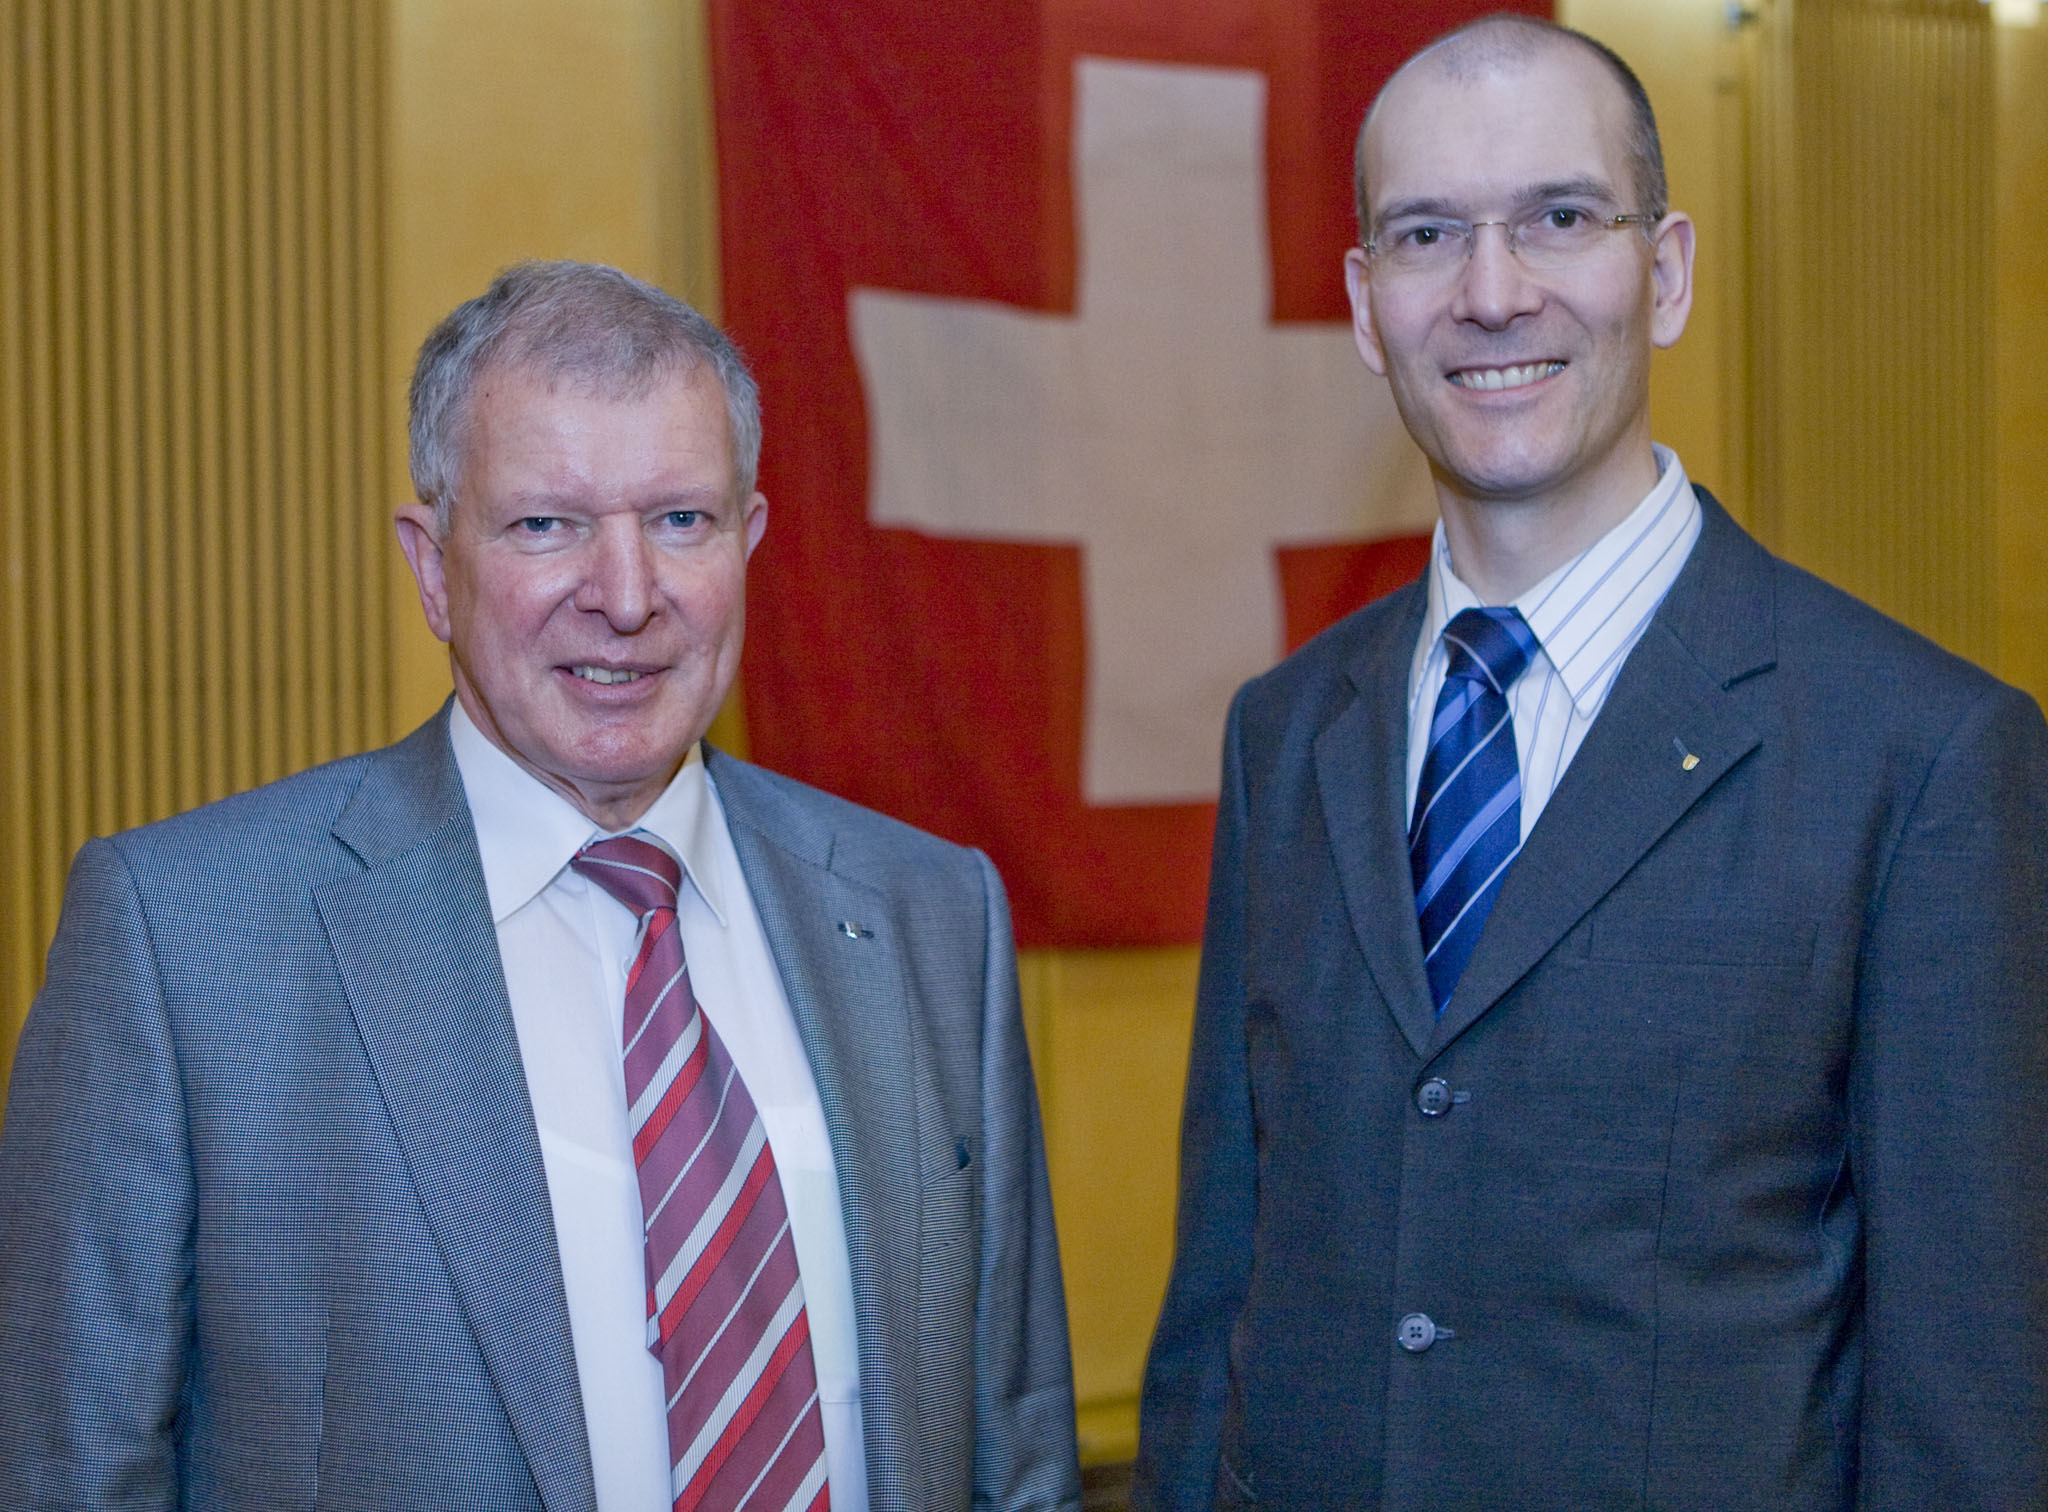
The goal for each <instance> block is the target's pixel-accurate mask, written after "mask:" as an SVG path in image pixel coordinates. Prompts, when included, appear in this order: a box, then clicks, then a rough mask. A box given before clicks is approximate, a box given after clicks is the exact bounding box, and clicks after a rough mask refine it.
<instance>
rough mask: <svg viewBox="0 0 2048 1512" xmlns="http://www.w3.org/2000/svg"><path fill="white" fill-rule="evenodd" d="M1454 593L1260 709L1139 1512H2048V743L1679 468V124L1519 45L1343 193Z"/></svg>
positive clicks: (1230, 769) (1365, 146)
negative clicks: (1673, 367)
mask: <svg viewBox="0 0 2048 1512" xmlns="http://www.w3.org/2000/svg"><path fill="white" fill-rule="evenodd" d="M1358 170H1359V185H1358V187H1359V219H1360V226H1361V235H1362V238H1363V245H1362V246H1361V247H1360V248H1358V249H1355V250H1354V251H1353V252H1352V253H1351V254H1350V256H1349V259H1348V261H1347V272H1348V275H1349V285H1350V290H1351V296H1352V303H1353V309H1354V312H1355V315H1356V327H1357V336H1358V341H1359V346H1360V349H1361V351H1362V352H1363V354H1364V357H1365V360H1366V362H1367V363H1368V365H1369V366H1370V367H1371V368H1372V369H1373V370H1374V371H1375V372H1378V373H1382V374H1384V375H1385V376H1386V377H1387V378H1388V380H1389V381H1390V383H1391V385H1392V388H1393V393H1394V398H1395V400H1396V402H1397V403H1398V404H1399V406H1400V409H1401V414H1402V417H1403V419H1404V420H1405V422H1406V423H1407V426H1408V428H1409V430H1410V431H1411V432H1412V433H1413V434H1414V436H1415V438H1416V440H1417V442H1418V443H1419V444H1420V445H1421V447H1422V450H1423V451H1424V453H1425V454H1426V455H1427V456H1428V458H1429V461H1430V464H1431V468H1432V471H1433V474H1434V477H1435V482H1436V490H1437V497H1438V501H1439V503H1440V505H1441V509H1442V516H1443V520H1442V526H1441V528H1440V530H1439V533H1438V537H1437V542H1436V547H1435V551H1434V554H1433V557H1432V560H1431V564H1430V567H1429V570H1428V573H1427V575H1426V578H1425V580H1424V581H1423V582H1420V583H1417V584H1415V585H1414V586H1412V587H1411V588H1409V589H1407V590H1404V591H1402V592H1400V593H1397V594H1394V595H1392V596H1391V597H1389V598H1386V599H1383V600H1381V601H1380V602H1378V603H1376V604H1372V605H1370V606H1368V607H1366V608H1364V609H1362V610H1360V611H1359V612H1358V613H1357V614H1355V615H1353V616H1351V617H1350V618H1348V619H1346V620H1344V621H1343V622H1341V623H1340V624H1339V625H1337V626H1336V627H1334V628H1333V629H1332V630H1331V631H1330V632H1329V633H1328V634H1326V635H1324V636H1322V637H1321V638H1319V639H1318V640H1316V641H1314V642H1312V643H1311V644H1310V645H1308V646H1307V647H1304V648H1303V649H1302V650H1301V651H1300V652H1298V653H1297V654H1296V655H1294V656H1293V657H1291V658H1289V659H1288V660H1287V661H1286V662H1284V663H1283V664H1282V665H1281V666H1280V667H1278V668H1277V669H1275V670H1274V671H1273V672H1271V673H1269V674H1268V675H1266V676H1264V677H1262V678H1259V679H1257V680H1255V681H1254V682H1252V683H1251V684H1250V685H1248V686H1247V687H1246V688H1245V689H1244V690H1243V692H1242V693H1241V694H1240V695H1239V697H1238V700H1237V703H1236V705H1235V707H1234V709H1233V712H1232V716H1231V721H1230V728H1229V733H1228V736H1227V738H1226V743H1225V755H1224V772H1223V796H1222V808H1221V813H1220V817H1219V823H1218V830H1217V840H1216V862H1215V872H1214V879H1213V884H1212V887H1211V891H1210V905H1209V920H1208V929H1207V935H1206V939H1205V942H1204V951H1203V961H1202V977H1201V997H1200V1006H1199V1009H1198V1012H1197V1017H1196V1024H1195V1035H1194V1050H1193V1057H1192V1065H1191V1069H1190V1072H1189V1078H1188V1101H1187V1114H1186V1125H1185V1139H1184V1144H1183V1155H1182V1162H1181V1171H1182V1190H1181V1205H1180V1229H1179V1242H1178V1247H1177V1251H1176V1255H1175V1261H1174V1273H1173V1280H1172V1283H1171V1286H1170V1289H1169V1292H1168V1296H1167V1300H1166V1306H1165V1310H1164V1313H1163V1315H1162V1316H1161V1319H1160V1322H1159V1329H1158V1332H1157V1334H1156V1336H1155V1338H1154V1341H1153V1346H1152V1354H1151V1360H1150V1363H1149V1367H1148V1372H1147V1378H1146V1385H1145V1402H1144V1413H1143V1419H1144V1420H1143V1429H1142V1440H1141V1452H1140V1473H1139V1478H1140V1483H1141V1484H1140V1490H1141V1497H1140V1500H1141V1504H1143V1505H1145V1506H1148V1507H1153V1508H1171V1509H1182V1512H1184V1509H1192V1508H1197V1507H1209V1506H1239V1505H1251V1504H1254V1503H1258V1504H1264V1505H1269V1506H1275V1507H1285V1508H1288V1509H1290V1512H1313V1509H1323V1508H1327V1509H1333V1512H1334V1509H1340V1508H1341V1509H1344V1512H1361V1509H1389V1512H1391V1509H1416V1512H1421V1509H1437V1508H1442V1509H1459V1512H1475V1509H1485V1512H1509V1509H1512V1512H1546V1509H1554V1512H1594V1509H1603V1512H1604V1509H1620V1508H1659V1509H1664V1512H1679V1509H1688V1512H1735V1509H1738V1508H1744V1509H1747V1508H1756V1509H1762V1508H1771V1509H1774V1512H1794V1509H1796V1512H1849V1509H1851V1508H1859V1509H1864V1512H1876V1509H1887V1512H1926V1509H1930V1508H1937V1507H1938V1508H1943V1509H1961V1508H1971V1509H1979V1512H1989V1509H1994V1508H1997V1509H2007V1508H2019V1507H2033V1508H2038V1507H2042V1506H2048V1279H2044V1278H2048V1204H2044V1203H2043V1202H2042V1201H2041V1200H2040V1196H2039V1187H2038V1182H2039V1180H2040V1176H2039V1172H2040V1170H2041V1169H2042V1167H2043V1166H2044V1165H2048V729H2044V727H2043V724H2042V720H2041V714H2040V711H2039V710H2038V709H2037V708H2036V707H2035V706H2034V704H2033V702H2032V701H2031V700H2029V699H2028V698H2026V697H2025V696H2023V695H2022V694H2020V693H2017V692H2015V691H2014V690H2013V689H2011V688H2008V687H2005V686H2003V685H2002V684H2000V683H1998V682H1996V681H1994V680H1993V679H1992V678H1990V677H1989V676H1987V675H1985V674H1984V673H1982V672H1979V671H1977V670H1976V669H1975V668H1972V667H1969V666H1966V665H1965V664H1963V663H1962V662H1959V661H1957V660H1956V659H1955V658H1953V657H1951V656H1948V655H1946V654H1945V653H1943V652H1942V651H1940V650H1938V649H1937V648H1935V647H1934V646H1931V645H1929V644H1928V643H1927V642H1925V641H1923V640H1921V639H1920V638H1918V637H1917V636H1914V635H1913V634H1911V633H1910V632H1908V631H1906V630H1905V629H1903V628H1902V627H1900V626H1898V625H1896V624H1893V623H1891V622H1890V621H1888V620H1886V619H1884V618H1883V617H1882V616H1880V615H1878V614H1876V613H1875V612H1873V611H1872V610H1870V609H1868V608H1866V607H1864V606H1863V605H1860V604H1858V603H1856V602H1854V601H1853V600H1851V599H1849V598H1848V597H1846V596H1845V595H1843V594H1840V593H1838V592H1836V591H1834V590H1833V589H1831V588H1829V587H1827V586H1826V585H1825V584H1823V583H1820V582H1818V581H1816V580H1815V579H1813V578H1812V577H1809V576H1807V575H1806V574H1804V573H1802V572H1800V571H1798V570H1797V569H1795V568H1792V567H1790V566H1787V565H1786V564H1784V563H1782V562H1779V561H1777V560H1775V559H1774V558H1772V557H1771V556H1770V555H1769V554H1768V553H1766V552H1765V551H1764V550H1763V549H1762V548H1761V547H1759V546H1758V545H1757V544H1756V543H1755V542H1753V541H1752V540H1750V538H1749V537H1748V536H1746V535H1745V534H1743V532H1742V531H1741V530H1740V529H1739V528H1738V527H1737V526H1736V524H1735V523H1734V522H1733V521H1732V520H1731V519H1730V518H1729V517H1728V516H1727V515H1726V514H1725V513H1724V512H1723V511H1722V510H1721V508H1720V507H1719V506H1718V505H1717V504H1715V503H1714V501H1713V500H1712V499H1711V498H1710V497H1708V496H1707V495H1706V493H1705V492H1704V491H1703V490H1699V489H1696V488H1694V487H1693V486H1692V485H1691V484H1690V483H1689V482H1688V480H1687V479H1686V476H1685V472H1684V469H1683V467H1682V466H1681V465H1680V463H1679V461H1678V459H1677V458H1676V457H1675V456H1673V455H1672V454H1671V453H1670V452H1668V451H1663V450H1660V449H1657V448H1654V447H1653V446H1652V444H1651V440H1650V433H1649V392H1648V373H1649V363H1650V354H1651V351H1652V349H1653V348H1654V347H1659V346H1668V345H1670V344H1671V343H1672V342H1673V341H1675V340H1677V339H1678V336H1679V333H1680V332H1681V330H1682V329H1683V327H1684V325H1685V320H1686V315H1687V311H1688V308H1689V306H1690V303H1691V295H1692V269H1693V231H1692V225H1691V223H1690V222H1689V221H1688V220H1687V219H1686V217H1685V216H1683V215H1681V214H1678V213H1675V212H1672V211H1670V210H1669V209H1668V207H1667V205H1666V204H1665V197H1664V173H1663V165H1662V162H1661V160H1660V159H1659V156H1658V150H1657V138H1656V127H1655V123H1654V121H1653V120H1652V118H1651V114H1650V107H1649V102H1648V100H1647V99H1646V98H1645V97H1644V95H1643V92H1642V87H1641V85H1640V84H1639V83H1637V82H1636V80H1635V77H1634V75H1633V74H1632V73H1631V72H1630V71H1629V70H1628V68H1627V67H1626V65H1624V64H1623V63H1622V62H1621V61H1620V60H1619V59H1618V58H1615V57H1614V56H1613V55H1612V54H1611V53H1608V52H1606V51H1605V50H1604V49H1601V48H1600V47H1598V46H1597V44H1594V43H1592V42H1591V41H1590V40H1589V39H1587V38H1585V37H1582V36H1579V35H1577V34H1575V33H1569V32H1565V31H1561V30H1559V29H1556V28H1553V27H1551V26H1549V25H1548V24H1546V23H1541V22H1536V21H1533V20H1530V19H1528V18H1509V17H1496V18H1492V19H1489V20H1487V21H1483V22H1480V23H1477V24H1476V25H1474V26H1473V27H1471V28H1469V29H1466V30H1464V31H1461V32H1459V33H1455V34H1453V35H1452V36H1450V37H1448V38H1446V39H1444V40H1443V41H1441V42H1439V43H1438V44H1437V45H1435V46H1433V47H1432V48H1430V49H1428V50H1426V51H1425V52H1423V53H1422V54H1420V55H1419V56H1418V57H1416V58H1415V59H1412V60H1411V61H1410V62H1408V63H1407V64H1406V65H1405V66H1404V67H1403V68H1402V69H1401V71H1400V72H1399V73H1397V74H1396V75H1395V76H1394V78H1393V80H1392V81H1391V82H1390V83H1389V84H1388V85H1387V87H1386V89H1385V90H1384V91H1383V92H1382V93H1381V95H1380V98H1379V100H1378V102H1377V104H1375V106H1374V107H1373V110H1372V113H1371V115H1370V116H1369V118H1368V120H1367V124H1366V126H1365V128H1364V131H1363V133H1362V139H1361V142H1360V147H1359V156H1358Z"/></svg>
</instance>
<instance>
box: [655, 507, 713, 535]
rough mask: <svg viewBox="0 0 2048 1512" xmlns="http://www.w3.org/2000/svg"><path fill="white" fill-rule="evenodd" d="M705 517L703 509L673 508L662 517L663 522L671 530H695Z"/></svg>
mask: <svg viewBox="0 0 2048 1512" xmlns="http://www.w3.org/2000/svg"><path fill="white" fill-rule="evenodd" d="M703 518H704V511H703V510H701V509H671V510H670V511H669V512H668V513H667V514H665V515H663V516H662V517H661V523H662V524H664V525H666V526H668V527H669V528H670V529H671V530H693V529H695V528H696V526H697V524H698V522H699V521H701V520H702V519H703Z"/></svg>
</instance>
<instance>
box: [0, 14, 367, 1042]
mask: <svg viewBox="0 0 2048 1512" xmlns="http://www.w3.org/2000/svg"><path fill="white" fill-rule="evenodd" d="M383 31H384V23H383V6H382V5H381V4H379V3H376V0H295V3H293V4H290V5H279V4H275V3H272V0H0V411H4V414H0V444H4V456H0V542H4V546H5V551H6V569H7V579H6V587H7V592H6V604H5V611H4V615H0V636H4V640H0V692H4V710H5V716H6V717H5V720H4V724H0V751H4V755H0V761H4V767H0V772H4V778H5V786H4V794H5V802H4V809H0V874H4V877H5V883H4V886H5V889H6V891H5V897H6V900H7V908H6V917H5V920H4V924H0V1055H5V1054H11V1051H12V1047H13V1042H14V1038H15V1035H16V1034H17V1033H18V1030H19V1026H20V1022H21V1018H22V1016H23V1014H24V1013H25V1011H26V1009H27V1005H28V1002H29V999H30V996H31V995H32V993H33V991H34V988H35V985H36V983H37V981H38V980H39V978H40V975H41V970H42V959H41V958H42V952H43V950H44V948H45V946H46V945H47V943H48V940H49V936H50V933H51V930H52V928H53V927H54V925H55V922H56V910H57V906H58V902H59V897H60V892H61V888H62V883H63V875H64V870H65V867H66V865H67V864H68V862H69V859H70V856H71V854H72V852H73V851H74V850H76V848H77V847H78V845H79V844H80V843H81V842H82V841H83V840H85V839H86V838H87V837H88V836H91V835H95V834H104V833H106V832H107V831H110V830H114V829H119V828H122V827H125V826H128V825H133V824H138V823H141V822H143V821H145V820H147V819H151V818H155V817H158V816H160V815H163V814H168V813H172V812H175V811H177V810H179V809H184V808H189V807H192V806H193V805H195V804H198V803H201V802H204V801H206V800H207V799H210V798H217V797H220V796H222V795H223V794H226V793H229V792H232V791H235V790H237V789H240V788H245V787H249V786H252V785H254V784H255V783H258V782H262V781H265V780H267V779H269V778H271V777H275V776H279V775H281V774H283V773H285V772H288V771H292V770H295V769H297V768H299V767H304V766H308V765H311V764H312V763H314V762H316V761H319V760H322V759H324V758H326V757H330V756H334V755H338V754H341V753H343V752H345V751H351V750H356V749H360V748H361V747H363V746H366V745H372V744H376V743H378V742H380V741H382V740H384V739H386V738H387V737H388V735H389V733H390V723H391V721H390V708H389V704H390V695H389V683H390V673H389V665H388V663H389V658H388V655H387V652H386V647H385V640H386V637H387V633H388V632H387V624H388V615H387V608H386V602H385V597H386V593H387V584H388V579H387V577H386V575H385V574H384V573H383V572H382V571H381V570H379V564H380V563H381V560H382V554H383V553H384V551H385V550H386V548H387V535H388V525H387V523H386V519H385V516H386V512H387V511H386V506H385V504H384V502H383V499H384V490H385V479H386V476H387V466H388V453H387V447H386V442H385V414H386V410H385V405H384V400H383V389H384V386H385V384H386V382H387V375H386V372H385V362H384V350H383V329H384V327H383V311H384V293H383V245H384V235H383V211H382V205H383V198H382V188H383V186H382V154H383V136H382V99H381V89H382V80H383V60H382V56H381V50H382V47H383Z"/></svg>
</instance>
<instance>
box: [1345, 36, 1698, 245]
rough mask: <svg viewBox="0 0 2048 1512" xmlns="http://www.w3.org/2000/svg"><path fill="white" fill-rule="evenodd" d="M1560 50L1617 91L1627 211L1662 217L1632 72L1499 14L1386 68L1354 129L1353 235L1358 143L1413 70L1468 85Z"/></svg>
mask: <svg viewBox="0 0 2048 1512" xmlns="http://www.w3.org/2000/svg"><path fill="white" fill-rule="evenodd" d="M1561 48H1577V49H1580V50H1582V51H1584V52H1586V53H1589V54H1591V55H1592V56H1593V57H1594V58H1597V59H1598V60H1599V62H1600V64H1601V66H1602V67H1603V68H1604V69H1605V70H1606V71H1607V72H1608V74H1609V75H1611V76H1612V78H1613V79H1614V82H1615V84H1616V85H1617V86H1619V88H1620V90H1621V92H1622V95H1623V96H1624V98H1625V99H1626V102H1627V106H1628V127H1627V132H1628V138H1627V141H1626V142H1625V143H1624V144H1623V150H1624V152H1625V154H1626V157H1627V160H1628V165H1629V171H1630V176H1631V178H1632V180H1633V183H1632V185H1631V187H1632V188H1633V189H1634V192H1635V197H1636V203H1635V204H1634V205H1633V206H1631V207H1630V209H1631V210H1632V211H1634V212H1635V213H1637V214H1641V215H1646V216H1648V217H1649V219H1650V221H1651V223H1652V224H1654V223H1655V222H1657V221H1659V220H1662V219H1663V217H1664V213H1665V211H1666V210H1667V209H1669V208H1670V206H1669V200H1670V190H1669V188H1668V187H1667V185H1666V183H1665V178H1664V149H1663V146H1662V145H1661V143H1660V142H1659V141H1658V139H1657V117H1656V115H1655V113H1654V112H1653V111H1652V110H1651V108H1650V96H1649V94H1648V93H1647V92H1646V91H1645V90H1644V89H1643V83H1642V80H1640V79H1638V78H1637V77H1636V75H1635V70H1633V69H1632V68H1630V67H1629V66H1628V64H1626V63H1624V62H1623V61H1622V60H1621V57H1620V55H1619V54H1618V53H1616V52H1615V51H1614V50H1613V49H1612V48H1610V47H1608V46H1607V45H1606V44H1605V43H1602V42H1596V41H1595V40H1594V39H1593V38H1591V37H1589V36H1587V35H1586V34H1585V33H1584V32H1578V31H1573V30H1572V29H1571V28H1570V27H1566V26H1559V25H1557V24H1556V23H1555V22H1553V21H1545V20H1542V19H1540V18H1538V17H1535V16H1525V15H1521V14H1519V13H1517V12H1511V11H1510V12H1503V13H1501V14H1498V15H1493V16H1484V17H1482V18H1480V19H1479V20H1477V21H1472V22H1469V23H1467V24H1466V25H1464V26H1461V27H1459V28H1458V29H1457V30H1455V31H1451V32H1446V33H1445V34H1444V35H1443V36H1441V37H1439V38H1437V39H1436V41H1434V42H1432V43H1430V44H1429V46H1427V47H1425V48H1423V49H1422V51H1420V52H1418V53H1417V54H1415V56H1414V57H1412V58H1410V59H1409V60H1408V61H1407V62H1406V63H1403V64H1402V65H1401V66H1400V67H1399V68H1398V69H1396V70H1395V71H1394V75H1393V77H1392V78H1390V79H1388V80H1387V82H1386V84H1385V85H1384V86H1383V87H1382V88H1381V90H1380V92H1379V94H1378V96H1376V97H1375V98H1374V100H1373V103H1372V108H1371V109H1370V110H1368V111H1367V112H1366V115H1365V121H1364V123H1363V124H1362V125H1361V126H1360V127H1359V129H1358V141H1357V147H1356V151H1355V155H1354V159H1353V186H1354V189H1355V191H1356V194H1357V210H1358V236H1359V240H1360V241H1361V242H1363V241H1367V240H1370V239H1371V236H1372V191H1371V187H1370V185H1369V184H1368V183H1367V181H1366V163H1367V154H1366V141H1367V138H1368V136H1370V134H1371V132H1372V129H1373V122H1374V120H1375V118H1376V117H1377V116H1378V115H1379V114H1380V110H1381V107H1382V105H1383V104H1386V103H1388V102H1389V100H1390V97H1391V101H1392V107H1393V108H1396V109H1398V108H1399V106H1400V100H1399V91H1398V90H1397V89H1396V87H1395V86H1396V85H1398V84H1399V83H1401V82H1402V80H1403V79H1404V78H1407V77H1409V76H1410V75H1412V74H1415V73H1428V74H1430V75H1433V76H1434V77H1437V78H1441V79H1448V80H1451V81H1453V82H1456V83H1470V82H1473V81H1475V80H1478V79H1482V78H1485V77H1487V76H1488V75H1492V74H1513V73H1519V72H1521V71H1522V70H1523V69H1525V68H1527V67H1528V66H1529V65H1530V63H1532V62H1533V61H1534V60H1535V59H1536V58H1538V57H1541V56H1543V55H1544V54H1546V53H1549V52H1552V51H1554V50H1557V49H1561Z"/></svg>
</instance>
